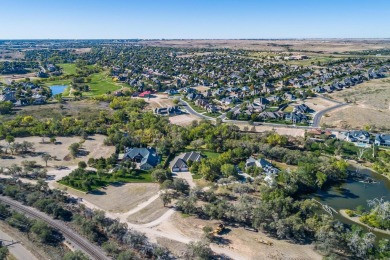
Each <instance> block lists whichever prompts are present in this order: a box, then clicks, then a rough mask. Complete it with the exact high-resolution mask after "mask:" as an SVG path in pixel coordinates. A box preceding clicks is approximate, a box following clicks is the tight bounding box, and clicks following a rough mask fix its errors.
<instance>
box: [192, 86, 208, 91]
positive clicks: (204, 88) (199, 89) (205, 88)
mask: <svg viewBox="0 0 390 260" xmlns="http://www.w3.org/2000/svg"><path fill="white" fill-rule="evenodd" d="M193 88H194V89H196V90H198V91H199V92H205V91H207V90H209V89H210V87H206V86H197V87H193Z"/></svg>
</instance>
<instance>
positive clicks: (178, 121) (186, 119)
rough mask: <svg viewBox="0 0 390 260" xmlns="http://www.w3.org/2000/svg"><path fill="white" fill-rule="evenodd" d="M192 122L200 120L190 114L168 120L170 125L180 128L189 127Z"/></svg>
mask: <svg viewBox="0 0 390 260" xmlns="http://www.w3.org/2000/svg"><path fill="white" fill-rule="evenodd" d="M194 120H200V119H199V117H197V116H195V115H191V114H183V115H178V116H172V117H170V118H169V122H171V124H175V125H180V126H187V125H190V124H191V123H192V121H194Z"/></svg>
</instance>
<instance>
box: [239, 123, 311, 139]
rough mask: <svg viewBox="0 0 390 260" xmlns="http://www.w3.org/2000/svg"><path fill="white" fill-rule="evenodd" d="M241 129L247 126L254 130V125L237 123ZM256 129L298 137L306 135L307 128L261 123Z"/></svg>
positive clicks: (257, 130)
mask: <svg viewBox="0 0 390 260" xmlns="http://www.w3.org/2000/svg"><path fill="white" fill-rule="evenodd" d="M236 125H237V126H238V127H239V128H240V129H241V130H244V129H245V127H247V128H248V129H249V131H252V128H253V126H252V125H249V124H248V123H246V122H243V123H242V124H236ZM255 130H256V132H259V133H261V132H269V131H271V132H273V131H275V132H276V133H278V134H280V135H291V136H294V137H297V136H302V137H303V136H304V135H305V129H301V128H293V127H291V128H290V127H279V126H267V125H259V126H255Z"/></svg>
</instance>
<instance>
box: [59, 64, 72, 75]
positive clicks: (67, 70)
mask: <svg viewBox="0 0 390 260" xmlns="http://www.w3.org/2000/svg"><path fill="white" fill-rule="evenodd" d="M58 66H60V67H61V68H62V71H63V74H64V75H75V74H76V64H74V63H62V64H58Z"/></svg>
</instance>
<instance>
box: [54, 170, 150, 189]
mask: <svg viewBox="0 0 390 260" xmlns="http://www.w3.org/2000/svg"><path fill="white" fill-rule="evenodd" d="M135 171H136V174H134V175H130V174H126V175H125V176H114V175H113V174H104V175H102V176H100V177H99V176H97V174H96V172H95V173H94V174H89V175H88V177H89V178H90V179H92V180H93V184H92V185H91V190H96V189H99V188H101V187H104V186H107V185H109V184H111V183H115V182H125V183H150V182H152V176H151V171H143V170H135ZM83 181H84V180H83V179H76V178H73V179H71V181H70V182H65V181H64V180H59V181H58V183H60V184H62V185H65V186H69V187H71V188H74V189H76V190H80V191H84V192H86V191H87V190H86V189H85V188H83V187H82V185H81V184H82V183H83Z"/></svg>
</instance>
